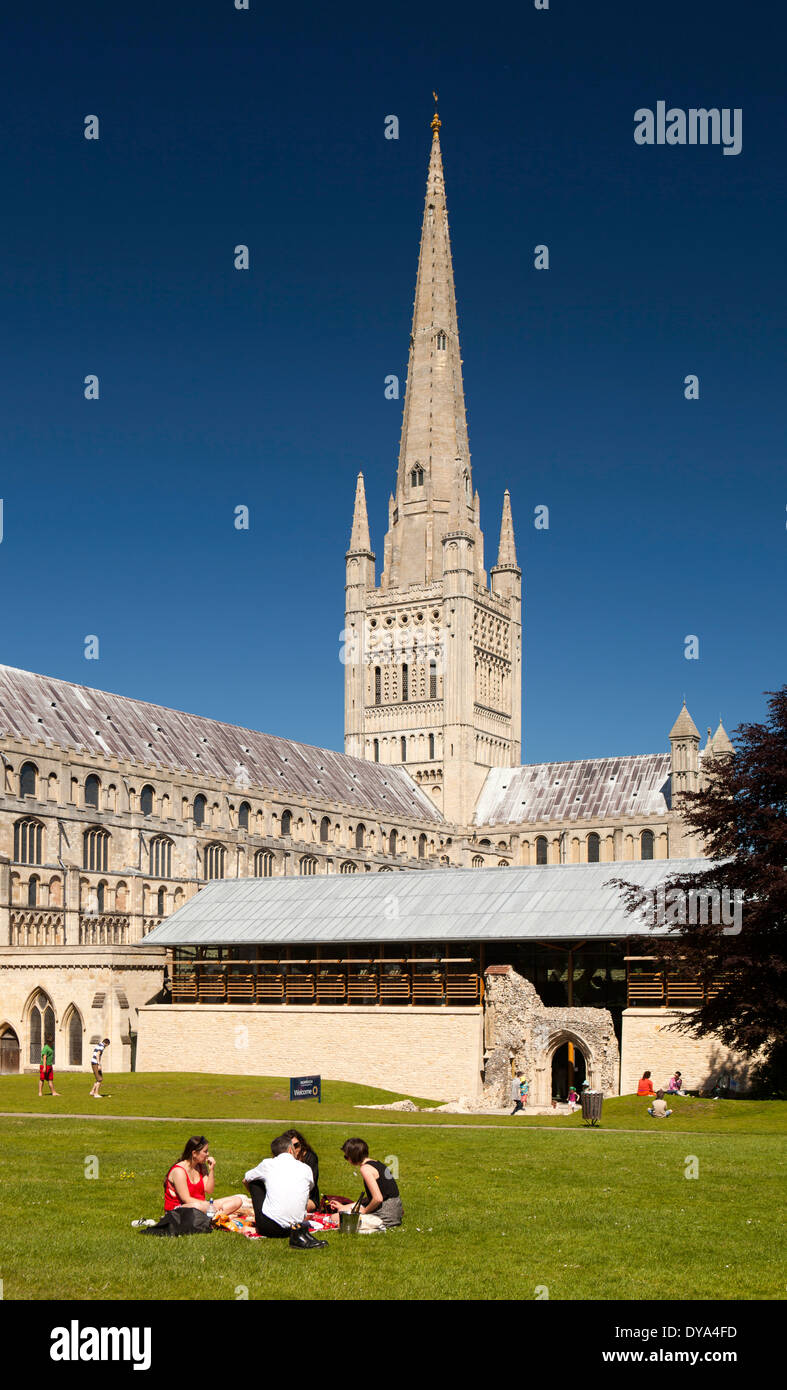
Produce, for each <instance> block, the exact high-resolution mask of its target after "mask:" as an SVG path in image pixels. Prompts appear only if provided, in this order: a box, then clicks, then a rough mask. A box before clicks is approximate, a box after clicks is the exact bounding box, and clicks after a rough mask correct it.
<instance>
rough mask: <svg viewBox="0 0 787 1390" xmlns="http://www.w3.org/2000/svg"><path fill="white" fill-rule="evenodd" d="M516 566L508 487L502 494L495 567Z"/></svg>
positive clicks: (512, 520) (510, 567) (514, 567)
mask: <svg viewBox="0 0 787 1390" xmlns="http://www.w3.org/2000/svg"><path fill="white" fill-rule="evenodd" d="M516 568H517V563H516V545H515V543H514V518H513V517H512V515H511V494H510V493H509V491H508V488H506V490H505V492H504V494H503V516H502V519H501V521H500V548H499V550H498V552H497V569H516Z"/></svg>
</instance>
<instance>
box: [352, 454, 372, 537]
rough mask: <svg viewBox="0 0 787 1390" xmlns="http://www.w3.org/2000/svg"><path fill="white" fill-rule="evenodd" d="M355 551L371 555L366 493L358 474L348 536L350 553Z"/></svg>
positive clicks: (361, 475) (361, 477)
mask: <svg viewBox="0 0 787 1390" xmlns="http://www.w3.org/2000/svg"><path fill="white" fill-rule="evenodd" d="M356 551H361V552H363V553H364V554H365V555H371V553H372V542H371V539H370V536H369V517H368V515H367V512H366V492H365V490H364V485H363V473H359V474H358V482H357V483H356V485H355V507H354V509H353V529H352V534H351V536H350V553H354V552H356Z"/></svg>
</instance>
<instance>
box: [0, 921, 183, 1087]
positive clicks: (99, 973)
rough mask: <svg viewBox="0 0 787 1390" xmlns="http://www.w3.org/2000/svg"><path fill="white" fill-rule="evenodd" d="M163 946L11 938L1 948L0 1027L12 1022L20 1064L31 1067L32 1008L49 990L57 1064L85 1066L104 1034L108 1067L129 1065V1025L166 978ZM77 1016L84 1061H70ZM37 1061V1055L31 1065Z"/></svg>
mask: <svg viewBox="0 0 787 1390" xmlns="http://www.w3.org/2000/svg"><path fill="white" fill-rule="evenodd" d="M165 956H166V952H164V951H162V950H150V951H149V952H148V951H142V950H139V949H135V948H130V947H123V946H101V947H91V946H61V947H56V948H54V949H51V948H49V947H45V946H32V947H27V948H26V949H25V950H24V951H19V950H16V949H15V948H14V947H12V946H6V947H2V948H0V1033H2V1032H3V1031H5V1029H6V1028H12V1029H13V1030H14V1032H15V1033H16V1035H17V1038H18V1039H19V1043H20V1046H21V1058H20V1070H22V1071H24V1069H25V1068H26V1067H27V1068H29V1067H30V1066H31V1065H32V1063H31V1057H30V1021H29V1018H30V1008H31V1005H32V1003H33V1001H34V1000H35V999H36V997H37V996H38V995H39V994H42V993H43V994H46V996H47V998H48V1000H49V1002H50V1004H51V1006H52V1009H53V1011H54V1015H55V1067H56V1069H57V1070H60V1071H69V1070H82V1071H88V1070H89V1069H90V1045H91V1042H92V1041H93V1040H96V1041H97V1040H98V1039H100V1038H109V1039H110V1047H109V1049H108V1051H107V1055H106V1063H105V1065H106V1068H107V1070H108V1071H128V1070H129V1069H130V1066H131V1032H136V1030H137V1017H138V1012H139V1010H140V1009H141V1008H142V1006H143V1005H145V1004H148V1003H149V1002H150V1000H151V999H153V998H155V996H156V994H157V993H158V992H159V991H160V989H161V986H162V983H163V978H164V960H165ZM74 1011H76V1012H77V1013H78V1015H79V1018H80V1021H81V1024H82V1062H81V1064H80V1065H79V1066H78V1067H72V1066H71V1065H70V1063H69V1049H68V1024H69V1019H70V1017H71V1016H72V1014H73V1012H74ZM37 1064H38V1057H36V1059H35V1065H36V1066H37Z"/></svg>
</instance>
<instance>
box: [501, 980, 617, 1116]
mask: <svg viewBox="0 0 787 1390" xmlns="http://www.w3.org/2000/svg"><path fill="white" fill-rule="evenodd" d="M485 983H486V993H485V1001H484V1005H485V1007H484V1050H485V1062H484V1097H485V1099H487V1100H488V1102H489V1104H490V1105H495V1106H502V1105H507V1104H508V1102H509V1098H510V1094H511V1066H512V1062H513V1066H514V1069H515V1070H516V1072H517V1074H524V1075H525V1076H526V1077H527V1078H528V1080H529V1082H530V1103H531V1104H533V1105H549V1103H550V1101H551V1099H552V1058H553V1056H554V1054H555V1052H556V1051H557V1049H558V1047H560V1046H561V1045H562V1044H563V1043H564V1042H572V1043H574V1045H575V1046H576V1047H579V1048H581V1050H582V1052H583V1053H584V1055H585V1060H586V1067H587V1079H588V1081H589V1082H590V1086H591V1089H593V1090H599V1091H603V1093H604V1095H612V1096H614V1095H617V1094H618V1081H619V1074H620V1055H619V1051H618V1043H617V1038H616V1037H615V1030H614V1026H613V1023H612V1015H611V1014H610V1012H609V1010H608V1009H582V1008H546V1007H545V1005H544V1004H543V1003H542V1002H541V998H540V996H539V995H538V994H537V993H536V990H535V988H534V986H533V985H532V984H531V983H530V981H529V980H525V979H524V978H523V977H522V976H521V975H518V974H517V972H516V971H515V970H514V969H513V968H512V967H511V966H510V965H493V966H490V967H489V969H488V970H487V972H486V975H485Z"/></svg>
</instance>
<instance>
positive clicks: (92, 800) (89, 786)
mask: <svg viewBox="0 0 787 1390" xmlns="http://www.w3.org/2000/svg"><path fill="white" fill-rule="evenodd" d="M100 792H101V783H100V781H99V779H98V778H97V777H96V776H95V774H94V773H92V772H91V774H90V776H89V777H86V778H85V805H86V806H95V808H96V810H98V798H99V794H100Z"/></svg>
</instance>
